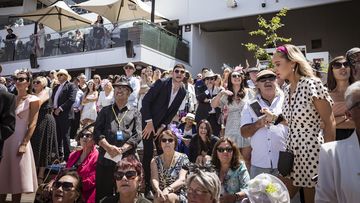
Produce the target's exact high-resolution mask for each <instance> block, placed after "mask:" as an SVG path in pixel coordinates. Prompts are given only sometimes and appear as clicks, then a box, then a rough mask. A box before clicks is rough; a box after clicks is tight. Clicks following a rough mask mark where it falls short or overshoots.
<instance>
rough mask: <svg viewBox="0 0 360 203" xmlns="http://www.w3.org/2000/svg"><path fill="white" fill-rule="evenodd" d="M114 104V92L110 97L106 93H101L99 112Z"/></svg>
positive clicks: (98, 103) (98, 104)
mask: <svg viewBox="0 0 360 203" xmlns="http://www.w3.org/2000/svg"><path fill="white" fill-rule="evenodd" d="M113 103H114V91H111V92H110V93H109V95H108V96H106V95H105V91H101V92H100V95H99V99H98V102H97V106H98V107H99V110H101V108H102V107H105V106H109V105H111V104H113Z"/></svg>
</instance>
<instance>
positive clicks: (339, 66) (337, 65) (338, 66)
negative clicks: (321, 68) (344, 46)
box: [332, 61, 350, 69]
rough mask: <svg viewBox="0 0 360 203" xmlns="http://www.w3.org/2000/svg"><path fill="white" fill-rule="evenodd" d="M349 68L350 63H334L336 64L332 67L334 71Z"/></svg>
mask: <svg viewBox="0 0 360 203" xmlns="http://www.w3.org/2000/svg"><path fill="white" fill-rule="evenodd" d="M343 66H344V67H345V68H348V67H350V63H349V62H348V61H346V62H344V63H340V62H334V64H333V65H332V67H333V68H334V69H340V68H342V67H343Z"/></svg>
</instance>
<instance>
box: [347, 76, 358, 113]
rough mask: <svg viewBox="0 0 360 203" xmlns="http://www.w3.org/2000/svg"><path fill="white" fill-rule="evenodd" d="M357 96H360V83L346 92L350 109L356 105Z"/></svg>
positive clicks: (354, 84) (352, 85) (353, 85)
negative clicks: (354, 98)
mask: <svg viewBox="0 0 360 203" xmlns="http://www.w3.org/2000/svg"><path fill="white" fill-rule="evenodd" d="M355 94H360V81H357V82H355V83H353V84H351V85H350V86H349V87H348V88H347V89H346V91H345V102H346V107H347V108H348V109H349V108H351V107H352V106H353V105H354V102H355V101H353V96H354V95H355Z"/></svg>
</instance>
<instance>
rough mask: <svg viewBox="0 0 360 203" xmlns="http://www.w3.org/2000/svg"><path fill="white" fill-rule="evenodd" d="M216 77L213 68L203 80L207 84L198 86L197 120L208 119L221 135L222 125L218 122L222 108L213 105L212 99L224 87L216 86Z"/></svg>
mask: <svg viewBox="0 0 360 203" xmlns="http://www.w3.org/2000/svg"><path fill="white" fill-rule="evenodd" d="M216 78H217V76H216V75H215V74H214V73H213V71H211V70H210V71H208V72H206V73H205V75H204V79H203V81H204V84H205V86H203V87H202V88H198V92H197V94H196V99H197V100H198V107H197V110H196V114H195V121H196V122H197V123H199V122H200V121H201V120H202V119H206V120H208V121H209V122H210V124H211V128H212V131H213V134H214V135H215V136H219V133H220V130H221V125H220V124H219V123H218V119H219V117H220V114H221V109H220V108H219V107H216V108H212V107H211V100H212V99H213V98H215V97H216V95H217V94H218V93H220V92H221V91H222V88H219V87H215V80H216Z"/></svg>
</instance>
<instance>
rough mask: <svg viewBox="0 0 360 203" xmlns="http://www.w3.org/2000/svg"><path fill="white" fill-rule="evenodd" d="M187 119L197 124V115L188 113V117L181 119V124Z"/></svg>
mask: <svg viewBox="0 0 360 203" xmlns="http://www.w3.org/2000/svg"><path fill="white" fill-rule="evenodd" d="M186 119H190V120H192V121H193V123H194V124H195V115H194V114H192V113H187V114H186V116H184V117H182V118H181V122H183V123H185V122H186Z"/></svg>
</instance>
